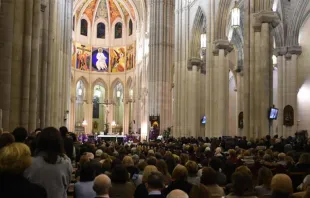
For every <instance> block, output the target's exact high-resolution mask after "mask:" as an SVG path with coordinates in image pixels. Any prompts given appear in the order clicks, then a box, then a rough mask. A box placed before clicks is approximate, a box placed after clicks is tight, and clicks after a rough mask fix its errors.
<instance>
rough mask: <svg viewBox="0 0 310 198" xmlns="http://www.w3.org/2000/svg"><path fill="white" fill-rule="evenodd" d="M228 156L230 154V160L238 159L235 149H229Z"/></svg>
mask: <svg viewBox="0 0 310 198" xmlns="http://www.w3.org/2000/svg"><path fill="white" fill-rule="evenodd" d="M228 154H229V157H230V158H236V157H237V154H236V151H235V150H234V149H229V150H228Z"/></svg>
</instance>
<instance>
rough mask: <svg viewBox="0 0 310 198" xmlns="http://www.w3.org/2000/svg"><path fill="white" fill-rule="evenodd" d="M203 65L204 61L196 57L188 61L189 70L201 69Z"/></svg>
mask: <svg viewBox="0 0 310 198" xmlns="http://www.w3.org/2000/svg"><path fill="white" fill-rule="evenodd" d="M201 63H202V61H201V59H200V58H196V57H193V58H190V59H189V60H188V65H187V69H189V70H191V69H192V68H193V66H196V67H200V66H201Z"/></svg>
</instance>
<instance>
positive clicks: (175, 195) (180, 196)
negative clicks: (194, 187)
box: [167, 190, 188, 198]
mask: <svg viewBox="0 0 310 198" xmlns="http://www.w3.org/2000/svg"><path fill="white" fill-rule="evenodd" d="M167 198H188V195H187V194H186V193H185V192H184V191H182V190H173V191H171V192H170V193H169V194H168V195H167Z"/></svg>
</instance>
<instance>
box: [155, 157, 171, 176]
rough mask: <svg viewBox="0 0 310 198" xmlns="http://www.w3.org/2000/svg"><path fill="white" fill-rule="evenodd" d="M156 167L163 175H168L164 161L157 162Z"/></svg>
mask: <svg viewBox="0 0 310 198" xmlns="http://www.w3.org/2000/svg"><path fill="white" fill-rule="evenodd" d="M156 167H157V169H158V171H159V172H161V173H162V174H163V175H168V174H169V172H168V166H167V164H166V162H165V161H164V160H157V163H156Z"/></svg>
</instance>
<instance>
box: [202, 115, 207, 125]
mask: <svg viewBox="0 0 310 198" xmlns="http://www.w3.org/2000/svg"><path fill="white" fill-rule="evenodd" d="M206 122H207V117H206V116H203V117H202V118H201V124H206Z"/></svg>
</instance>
